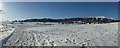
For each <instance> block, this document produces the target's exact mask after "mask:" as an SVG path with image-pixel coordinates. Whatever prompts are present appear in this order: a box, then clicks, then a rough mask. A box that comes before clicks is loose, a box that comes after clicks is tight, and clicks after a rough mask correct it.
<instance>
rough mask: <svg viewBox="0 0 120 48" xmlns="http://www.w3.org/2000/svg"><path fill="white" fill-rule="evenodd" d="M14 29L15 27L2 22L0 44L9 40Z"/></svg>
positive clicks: (0, 25)
mask: <svg viewBox="0 0 120 48" xmlns="http://www.w3.org/2000/svg"><path fill="white" fill-rule="evenodd" d="M14 29H15V28H12V27H7V26H6V25H3V24H2V23H0V46H1V45H2V44H4V43H5V42H6V41H7V39H8V38H9V37H10V35H11V34H12V33H13V31H14Z"/></svg>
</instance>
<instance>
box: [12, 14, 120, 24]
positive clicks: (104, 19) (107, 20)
mask: <svg viewBox="0 0 120 48" xmlns="http://www.w3.org/2000/svg"><path fill="white" fill-rule="evenodd" d="M13 22H57V23H61V24H70V23H79V24H86V23H89V24H91V23H98V24H99V23H111V22H120V20H115V19H112V18H107V17H104V16H102V17H100V16H99V17H84V18H65V19H50V18H43V19H25V20H15V21H13Z"/></svg>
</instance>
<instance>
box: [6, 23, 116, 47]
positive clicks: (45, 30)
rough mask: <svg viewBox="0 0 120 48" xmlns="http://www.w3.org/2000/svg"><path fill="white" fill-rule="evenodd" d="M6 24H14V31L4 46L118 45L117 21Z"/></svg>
mask: <svg viewBox="0 0 120 48" xmlns="http://www.w3.org/2000/svg"><path fill="white" fill-rule="evenodd" d="M36 23H37V24H36ZM8 26H14V27H15V32H14V33H13V35H12V36H11V37H10V38H9V39H8V41H7V43H6V44H4V45H5V46H81V45H82V44H85V45H86V46H118V23H108V24H57V23H52V24H49V23H48V24H47V23H46V25H43V24H42V23H39V22H26V23H23V24H20V23H14V24H8Z"/></svg>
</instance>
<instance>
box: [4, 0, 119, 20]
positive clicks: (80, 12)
mask: <svg viewBox="0 0 120 48" xmlns="http://www.w3.org/2000/svg"><path fill="white" fill-rule="evenodd" d="M4 10H5V14H4V17H3V18H4V19H5V20H16V19H17V20H18V19H30V18H71V17H87V16H106V17H111V18H116V19H117V18H118V4H117V2H6V3H4Z"/></svg>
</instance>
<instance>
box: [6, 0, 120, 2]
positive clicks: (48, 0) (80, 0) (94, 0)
mask: <svg viewBox="0 0 120 48" xmlns="http://www.w3.org/2000/svg"><path fill="white" fill-rule="evenodd" d="M4 1H5V2H118V1H120V0H4Z"/></svg>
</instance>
